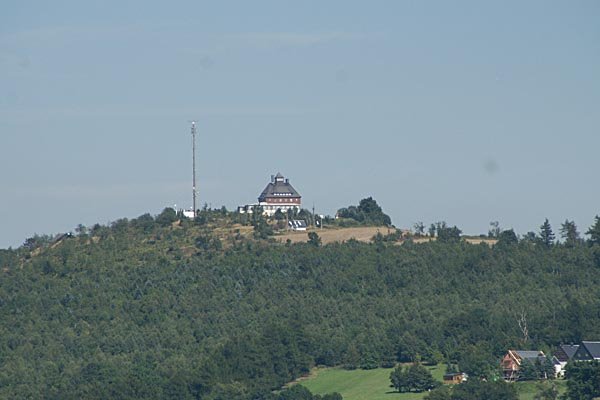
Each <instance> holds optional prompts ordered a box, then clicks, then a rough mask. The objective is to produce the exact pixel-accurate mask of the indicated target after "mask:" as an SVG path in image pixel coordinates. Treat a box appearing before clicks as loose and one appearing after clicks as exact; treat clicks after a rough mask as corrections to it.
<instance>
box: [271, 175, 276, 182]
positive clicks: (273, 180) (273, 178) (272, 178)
mask: <svg viewBox="0 0 600 400" xmlns="http://www.w3.org/2000/svg"><path fill="white" fill-rule="evenodd" d="M273 182H275V175H271V183H273Z"/></svg>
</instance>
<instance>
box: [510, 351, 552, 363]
mask: <svg viewBox="0 0 600 400" xmlns="http://www.w3.org/2000/svg"><path fill="white" fill-rule="evenodd" d="M513 351H514V353H516V354H517V355H518V356H519V357H520V358H521V360H529V361H531V362H535V360H537V359H538V358H540V357H545V355H544V352H542V351H538V350H513Z"/></svg>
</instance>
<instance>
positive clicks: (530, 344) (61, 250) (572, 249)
mask: <svg viewBox="0 0 600 400" xmlns="http://www.w3.org/2000/svg"><path fill="white" fill-rule="evenodd" d="M219 229H220V228H218V227H217V226H216V225H211V224H210V222H207V221H205V220H203V221H196V222H192V221H183V222H182V223H181V224H177V223H175V224H171V223H170V221H161V220H159V219H158V218H157V219H154V218H152V217H149V216H142V217H140V218H138V219H135V220H131V221H127V220H121V221H118V222H117V223H115V224H113V225H112V226H111V227H99V226H98V227H95V228H94V229H92V230H90V231H89V232H87V231H86V230H81V232H80V234H79V235H76V236H74V237H72V238H64V239H63V240H61V241H60V242H56V243H54V244H51V243H49V244H46V245H43V246H41V247H36V246H33V245H32V246H29V247H21V248H19V249H16V250H0V268H1V270H0V274H1V279H0V315H1V319H2V324H0V330H1V332H0V343H1V346H0V360H1V362H0V398H46V399H79V398H86V399H92V398H99V399H100V398H102V399H105V398H120V399H134V398H135V399H138V398H148V399H154V398H156V399H165V398H174V399H251V398H252V399H274V398H277V395H275V394H273V390H275V389H278V388H279V387H280V386H281V385H282V384H284V383H286V382H288V381H290V380H292V379H294V378H296V377H298V376H299V375H300V374H302V373H305V372H307V371H308V369H309V368H310V367H311V366H313V365H316V364H323V365H344V366H346V367H348V368H356V367H359V368H371V367H375V366H377V365H388V366H390V365H393V364H394V363H395V362H397V361H406V360H412V359H415V358H420V359H421V360H423V361H434V362H441V361H447V362H453V363H458V364H459V365H461V367H462V368H463V369H467V368H470V371H473V372H474V373H477V374H479V375H486V374H493V373H494V371H495V370H496V366H497V363H498V358H499V356H500V355H501V354H502V353H503V352H504V351H505V350H506V349H507V348H515V347H518V348H532V349H533V348H535V349H537V348H541V349H544V350H546V349H549V348H551V347H552V346H555V345H557V344H559V343H561V342H578V341H579V340H581V339H595V340H598V339H600V318H599V317H600V273H599V272H600V246H599V245H597V244H594V245H588V244H579V243H578V244H574V245H570V246H565V245H550V246H544V245H541V244H540V243H538V242H535V241H532V240H521V241H518V242H516V241H500V242H499V244H497V245H496V246H494V247H490V246H488V245H483V244H482V245H471V244H467V243H464V242H461V241H449V242H446V243H444V242H430V243H422V244H414V243H411V242H410V241H409V242H407V243H405V244H403V245H397V244H394V243H390V242H386V241H385V240H376V241H375V242H374V243H370V244H368V243H359V242H355V241H351V242H348V243H344V244H329V245H325V246H319V244H318V242H317V241H313V242H312V243H300V244H293V245H291V244H287V245H285V244H276V243H271V242H268V241H266V240H262V239H249V238H245V237H243V236H241V235H239V234H237V235H234V236H233V237H231V238H230V239H227V240H224V239H223V240H219V239H218V237H220V236H219V235H220V233H219V232H220V231H219ZM525 328H526V329H525Z"/></svg>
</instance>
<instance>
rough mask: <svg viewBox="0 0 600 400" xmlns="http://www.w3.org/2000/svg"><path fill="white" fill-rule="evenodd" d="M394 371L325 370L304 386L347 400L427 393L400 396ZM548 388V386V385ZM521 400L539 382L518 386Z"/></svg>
mask: <svg viewBox="0 0 600 400" xmlns="http://www.w3.org/2000/svg"><path fill="white" fill-rule="evenodd" d="M428 369H429V370H430V371H431V373H432V375H433V377H434V378H435V379H436V380H438V381H440V382H441V381H442V376H443V374H444V371H445V366H444V365H443V364H440V365H437V366H432V367H428ZM391 372H392V369H391V368H377V369H372V370H360V369H357V370H352V371H348V370H344V369H341V368H322V369H316V370H314V371H313V373H312V374H311V376H310V377H308V378H307V379H306V380H303V381H302V382H301V383H300V384H301V385H303V386H305V387H306V388H308V389H309V390H310V391H311V392H313V393H314V394H321V395H323V394H326V393H332V392H338V393H340V394H341V395H342V396H343V397H344V400H420V399H423V397H425V395H426V394H427V393H398V392H396V391H395V390H394V389H393V388H392V387H390V373H391ZM554 383H555V384H556V385H557V387H558V390H559V393H560V394H562V393H564V392H565V390H566V381H564V380H557V381H554ZM544 384H547V383H544ZM514 385H515V386H516V388H517V392H518V393H519V399H520V400H533V397H534V396H535V394H536V393H537V392H538V382H517V383H514Z"/></svg>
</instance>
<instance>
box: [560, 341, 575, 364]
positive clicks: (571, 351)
mask: <svg viewBox="0 0 600 400" xmlns="http://www.w3.org/2000/svg"><path fill="white" fill-rule="evenodd" d="M578 348H579V345H578V344H561V345H560V346H559V348H558V349H557V350H556V352H555V353H554V356H555V357H556V358H557V359H558V360H559V361H562V362H567V361H569V360H570V359H571V358H573V356H574V355H575V353H576V352H577V349H578Z"/></svg>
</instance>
